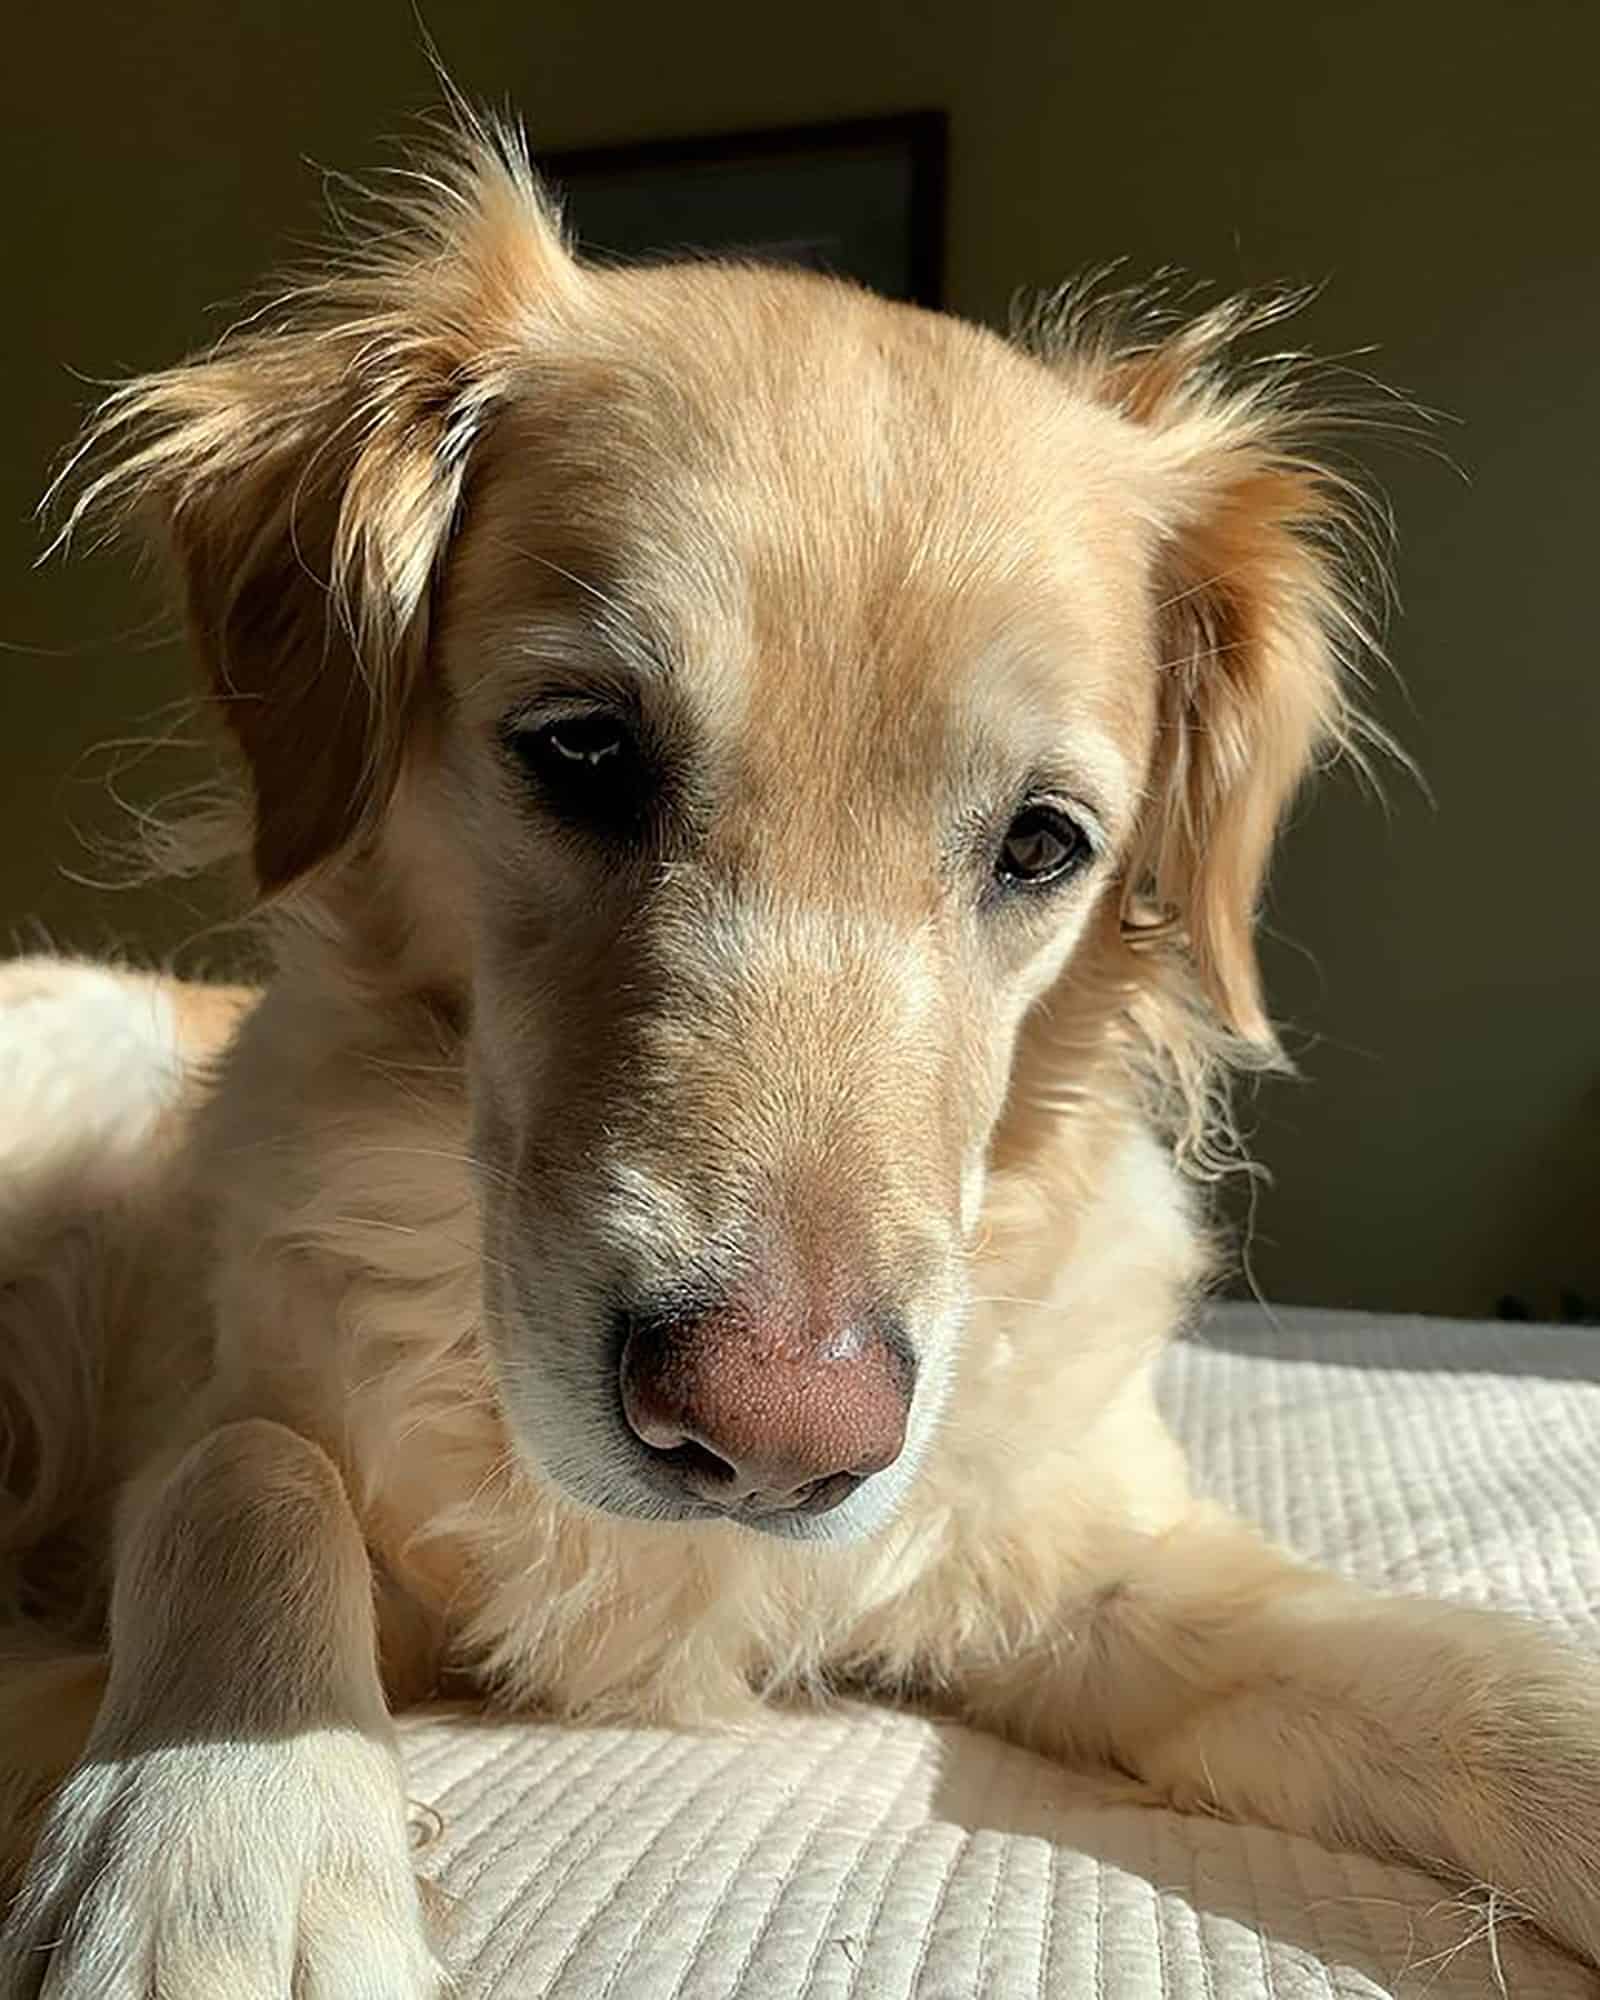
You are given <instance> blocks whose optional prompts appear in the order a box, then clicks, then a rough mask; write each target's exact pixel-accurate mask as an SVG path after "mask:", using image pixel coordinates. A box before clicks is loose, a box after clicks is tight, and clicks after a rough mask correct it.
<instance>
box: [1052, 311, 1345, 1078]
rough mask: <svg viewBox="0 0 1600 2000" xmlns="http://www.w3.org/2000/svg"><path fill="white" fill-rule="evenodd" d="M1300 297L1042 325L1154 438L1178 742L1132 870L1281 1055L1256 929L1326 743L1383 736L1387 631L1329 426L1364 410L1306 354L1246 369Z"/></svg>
mask: <svg viewBox="0 0 1600 2000" xmlns="http://www.w3.org/2000/svg"><path fill="white" fill-rule="evenodd" d="M1297 303H1298V300H1296V299H1294V298H1292V297H1284V298H1274V299H1269V300H1266V301H1258V302H1252V301H1249V300H1237V301H1232V302H1229V303H1227V304H1224V305H1222V306H1219V307H1217V308H1215V309H1214V310H1212V311H1211V312H1208V313H1206V314H1204V315H1202V316H1201V317H1199V318H1197V319H1194V320H1192V321H1189V322H1188V323H1176V324H1175V323H1174V322H1173V320H1172V318H1171V316H1170V315H1168V314H1166V313H1165V312H1163V311H1162V310H1161V309H1160V307H1159V304H1158V305H1157V307H1156V308H1155V309H1154V310H1152V309H1151V308H1149V307H1148V306H1144V307H1142V308H1139V307H1137V303H1136V309H1135V310H1134V311H1133V312H1132V313H1131V314H1130V311H1129V309H1128V305H1127V302H1126V301H1124V300H1122V299H1118V298H1113V299H1110V300H1106V301H1097V300H1094V299H1091V300H1089V301H1088V302H1087V303H1085V302H1083V301H1074V302H1069V303H1068V305H1067V306H1066V307H1064V308H1063V307H1059V306H1058V307H1057V308H1056V309H1054V310H1053V311H1051V312H1049V313H1047V314H1046V315H1044V316H1043V317H1042V318H1041V319H1040V320H1039V321H1037V322H1036V323H1035V324H1034V326H1033V327H1031V328H1030V329H1028V330H1027V334H1026V337H1027V338H1028V341H1029V344H1030V345H1032V346H1033V347H1034V349H1035V351H1037V352H1041V353H1042V354H1043V356H1044V358H1046V359H1047V360H1048V361H1050V362H1051V363H1052V365H1054V366H1056V367H1057V368H1059V369H1061V370H1062V371H1063V372H1064V373H1066V374H1067V375H1068V376H1069V378H1070V379H1072V380H1073V381H1074V383H1075V384H1076V386H1078V387H1079V388H1080V389H1081V390H1083V391H1084V392H1086V393H1088V394H1089V395H1091V396H1093V397H1094V398H1095V399H1096V400H1098V401H1100V402H1103V403H1107V404H1110V405H1111V406H1112V407H1114V408H1116V409H1117V410H1119V411H1121V412H1122V413H1123V414H1124V415H1125V416H1127V417H1128V418H1129V419H1130V420H1131V421H1132V422H1133V423H1135V424H1136V425H1138V426H1139V427H1140V429H1141V431H1142V432H1143V433H1144V434H1145V438H1146V441H1147V443H1148V446H1149V448H1150V452H1151V462H1152V471H1151V484H1150V487H1149V493H1148V502H1147V504H1148V506H1149V509H1150V513H1151V517H1152V526H1153V531H1154V534H1155V537H1156V545H1157V561H1156V572H1155V574H1156V583H1155V588H1156V591H1157V604H1156V623H1157V640H1156V643H1157V645H1158V646H1159V648H1160V676H1161V679H1160V734H1159V739H1158V744H1157V749H1156V755H1155V762H1154V767H1153V770H1152V773H1151V778H1150V784H1149V797H1148V803H1147V808H1146V811H1145V815H1144V819H1143V822H1142V826H1141V831H1140V837H1139V841H1138V843H1137V846H1136V849H1135V852H1134V854H1133V857H1132V860H1131V863H1130V867H1129V870H1128V875H1127V883H1126V907H1125V918H1126V921H1127V923H1128V924H1129V926H1130V928H1132V929H1135V930H1137V929H1139V928H1143V927H1146V926H1148V925H1150V924H1151V923H1152V922H1154V923H1156V924H1158V925H1159V924H1161V923H1163V922H1167V923H1171V924H1174V925H1175V926H1176V927H1177V928H1178V929H1180V930H1181V932H1182V934H1183V936H1184V938H1185V939H1186V941H1187V946H1188V950H1189V953H1190V956H1191V959H1192V963H1193V965H1194V969H1195V972H1196V974H1197V975H1198V978H1199V981H1200V983H1201V987H1202V989H1203V991H1204V993H1205V995H1206V997H1207V999H1208V1001H1209V1003H1210V1005H1211V1007H1212V1009H1213V1010H1214V1012H1215V1013H1216V1015H1217V1016H1218V1018H1219V1019H1220V1021H1221V1022H1222V1024H1223V1025H1224V1027H1225V1028H1226V1029H1227V1030H1228V1031H1229V1033H1230V1034H1231V1036H1232V1037H1234V1038H1235V1042H1236V1046H1237V1045H1238V1044H1243V1045H1244V1046H1245V1047H1247V1048H1250V1049H1253V1050H1254V1051H1255V1052H1256V1053H1257V1055H1258V1056H1259V1057H1261V1058H1264V1059H1267V1060H1271V1059H1272V1058H1273V1057H1274V1056H1275V1055H1276V1053H1277V1045H1276V1041H1275V1038H1274V1036H1273V1032H1272V1028H1271V1024H1270V1022H1269V1020H1268V1018H1267V1013H1266V1009H1265V1007H1264V1005H1263V1001H1262V995H1261V982H1260V975H1259V972H1258V969H1257V965H1256V956H1255V946H1254V941H1253V930H1254V923H1255V917H1256V909H1257V903H1258V901H1259V898H1260V894H1261V890H1262V885H1263V881H1264V878H1265V875H1266V870H1267V864H1268V861H1269V858H1270V854H1271V849H1272V843H1273V839H1274V836H1275V834H1276V832H1277V828H1278V825H1279V822H1280V820H1281V818H1282V816H1283V813H1284V809H1285V807H1286V806H1287V804H1288V802H1289V800H1290V798H1291V797H1292V795H1293V793H1294V791H1295V789H1296V787H1297V786H1298V784H1299V782H1300V780H1301V779H1302V777H1303V776H1304V775H1305V774H1306V772H1307V770H1308V769H1309V768H1310V766H1311V765H1312V764H1313V763H1314V762H1315V761H1316V759H1317V758H1318V756H1319V754H1320V753H1322V752H1324V751H1329V750H1333V749H1338V748H1350V747H1352V745H1353V744H1354V743H1355V741H1356V739H1357V737H1358V735H1359V734H1361V733H1362V732H1363V731H1364V730H1365V727H1366V726H1365V725H1364V724H1363V723H1362V722H1361V721H1360V718H1359V716H1358V714H1357V712H1356V709H1355V707H1354V705H1353V702H1352V698H1351V680H1352V677H1353V674H1354V672H1355V670H1356V669H1357V667H1358V666H1359V662H1360V659H1361V656H1362V655H1363V654H1364V653H1365V652H1367V651H1369V650H1371V649H1372V648H1373V646H1374V640H1373V638H1372V635H1371V631H1370V629H1369V623H1368V613H1367V607H1368V605H1369V603H1370V602H1372V601H1373V599H1374V598H1375V597H1376V596H1377V595H1379V594H1380V593H1381V579H1382V562H1381V554H1380V552H1381V533H1380V530H1381V516H1380V515H1378V514H1377V512H1376V510H1375V508H1374V507H1373V505H1372V503H1371V502H1370V500H1369V499H1368V498H1367V496H1366V495H1365V494H1364V493H1363V492H1362V490H1361V489H1360V487H1359V486H1358V485H1356V484H1355V483H1354V482H1353V481H1352V479H1351V478H1350V476H1349V475H1348V474H1347V473H1346V472H1345V471H1343V470H1342V469H1341V467H1340V466H1339V464H1338V463H1337V461H1336V459H1333V458H1330V457H1329V456H1328V455H1327V442H1326V441H1327V438H1328V437H1329V435H1330V434H1331V433H1332V432H1333V431H1335V430H1336V429H1338V428H1339V427H1340V426H1342V425H1344V424H1345V423H1347V422H1349V421H1351V420H1352V419H1353V420H1355V421H1359V420H1360V419H1359V413H1356V412H1352V411H1351V410H1350V409H1349V408H1348V394H1347V392H1339V391H1337V390H1330V389H1329V388H1328V387H1327V386H1326V378H1324V380H1323V385H1322V386H1320V387H1319V378H1318V377H1317V375H1316V374H1315V373H1314V372H1312V371H1310V370H1309V369H1308V368H1307V367H1306V366H1305V365H1304V364H1303V363H1302V362H1300V361H1299V360H1298V359H1296V358H1292V357H1291V358H1288V359H1284V358H1278V359H1274V360H1272V361H1268V362H1265V363H1259V364H1256V365H1254V366H1249V365H1243V366H1241V365H1230V356H1231V354H1232V352H1233V350H1234V347H1235V343H1236V342H1237V341H1238V340H1239V338H1240V337H1241V336H1242V335H1246V334H1249V333H1253V332H1256V331H1258V330H1260V329H1262V328H1264V327H1267V326H1270V325H1272V324H1273V323H1274V322H1276V321H1277V320H1278V319H1280V318H1282V317H1283V316H1284V315H1285V314H1286V313H1287V312H1289V311H1290V310H1292V309H1293V308H1294V306H1295V305H1296V304H1297Z"/></svg>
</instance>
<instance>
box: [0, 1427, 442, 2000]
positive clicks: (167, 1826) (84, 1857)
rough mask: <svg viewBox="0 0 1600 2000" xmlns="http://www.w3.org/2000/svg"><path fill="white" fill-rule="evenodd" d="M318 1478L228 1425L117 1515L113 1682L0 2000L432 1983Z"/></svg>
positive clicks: (376, 1699)
mask: <svg viewBox="0 0 1600 2000" xmlns="http://www.w3.org/2000/svg"><path fill="white" fill-rule="evenodd" d="M436 1984H437V1981H436V1974H435V1968H434V1963H433V1959H432V1956H431V1953H430V1951H429V1949H428V1945H427V1941H426V1938H425V1935H424V1931H423V1926H422V1920H421V1915H420V1911H419V1905H418V1900H417V1891H416V1884H415V1880H414V1877H413V1874H412V1868H411V1861H410V1855H409V1850H408V1843H407V1835H406V1823H405V1804H404V1793H403V1788H402V1782H401V1776H400V1768H399V1762H398V1757H397V1754H396V1750H395V1747H394V1742H393V1737H392V1733H391V1729H390V1724H389V1718H388V1715H387V1712H386V1709H385V1706H384V1701H383V1694H382V1690H381V1688H380V1685H379V1679H378V1670H377V1664H376V1657H375V1644H374V1632H373V1614H372V1580H371V1575H370V1571H369V1566H368V1562H367V1557H366V1551H365V1549H364V1547H363V1545H362V1539H361V1534H360V1531H359V1529H358V1527H357V1524H356V1521H355V1518H354V1516H353V1514H352V1513H351V1511H350V1507H349V1503H348V1501H347V1500H346V1498H345V1495H344V1491H343V1488H342V1486H341V1484H340V1481H339V1478H338V1475H337V1473H336V1472H335V1470H334V1468H333V1466H332V1465H331V1464H330V1462H329V1461H328V1460H327V1459H326V1458H325V1457H324V1456H323V1454H322V1453H321V1452H320V1451H319V1450H317V1448H316V1447H315V1446H313V1445H311V1444H308V1443H307V1442H306V1441H305V1440H304V1439H302V1438H300V1437H297V1436H296V1435H295V1434H294V1433H293V1432H291V1431H288V1430H286V1429H284V1428H283V1427H282V1426H280V1425H277V1424H273V1423H267V1422H263V1421H255V1420H252V1421H246V1422H240V1423H232V1424H228V1425H225V1426H223V1427H222V1428H221V1429H219V1430H217V1431H214V1432H213V1433H212V1434H211V1435H210V1436H209V1437H207V1438H205V1439H204V1440H202V1441H201V1442H200V1443H199V1444H197V1445H195V1446H194V1447H193V1448H192V1449H191V1450H190V1451H189V1452H188V1453H187V1454H186V1456H185V1457H184V1458H183V1459H182V1460H181V1461H180V1462H179V1463H178V1465H177V1467H176V1469H175V1470H174V1471H173V1472H171V1473H170V1475H168V1476H167V1477H166V1478H165V1479H164V1480H163V1481H161V1482H160V1483H159V1484H158V1485H156V1486H155V1487H154V1489H153V1491H151V1492H150V1493H149V1494H148V1496H146V1497H144V1498H143V1499H142V1500H141V1501H139V1502H138V1503H137V1504H135V1505H134V1506H133V1508H132V1509H131V1510H130V1512H129V1515H128V1517H127V1521H126V1524H125V1533H124V1536H123V1538H122V1544H121V1548H120V1552H119V1558H118V1563H117V1575H116V1580H115V1586H114V1590H113V1596H112V1613H111V1674H110V1680H109V1684H108V1687H107V1690H106V1695H105V1700H104V1704H103V1706H102V1708H101V1712H100V1715H99V1718H98V1720H97V1722H96V1724H95V1727H94V1730H93V1733H92V1735H91V1736H90V1739H89V1743H88V1746H87V1748H86V1750H85V1752H84V1754H83V1757H82V1758H81V1760H80V1761H79V1763H78V1764H77V1766H76V1768H75V1769H74V1770H73V1772H72V1773H71V1775H70V1776H69V1777H68V1779H67V1780H66V1783H65V1784H64V1785H63V1786H62V1788H61V1791H60V1792H59V1794H58V1795H57V1797H56V1799H55V1801H54V1803H53V1804H52V1806H51V1808H50V1811H49V1813H48V1816H47V1818H46V1821H45V1825H44V1830H43V1833H42V1835H41V1837H40V1840H39V1844H38V1848H37V1851H36V1853H35V1855H34V1859H33V1863H32V1866H31V1868H30V1870H29V1871H28V1875H27V1878H26V1882H25V1885H24V1888H23V1891H22V1894H21V1896H20V1897H19V1899H18V1902H17V1904H16V1907H15V1909H14V1911H13V1913H12V1916H11V1920H10V1923H9V1925H8V1926H7V1929H6V1933H5V1939H4V1943H3V1945H0V1996H4V2000H21V1996H24V1995H30V1996H31V1995H34V1994H37V1993H38V1992H39V1991H40V1990H41V1988H43V1989H44V1990H45V1991H46V1992H48V1993H49V1994H50V1995H51V1996H52V2000H80V1996H81V2000H87V1996H89V1995H93V1996H94V2000H150V1996H152V1995H155V1994H158V1993H159V1994H160V1996H161V2000H215V1997H216V1996H217V1995H218V1994H223V1993H226V1994H227V1995H229V2000H289V1996H290V1995H291V1994H292V1995H294V1996H295V2000H421V1996H424V1995H429V1994H432V1993H433V1992H434V1991H435V1990H436Z"/></svg>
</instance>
